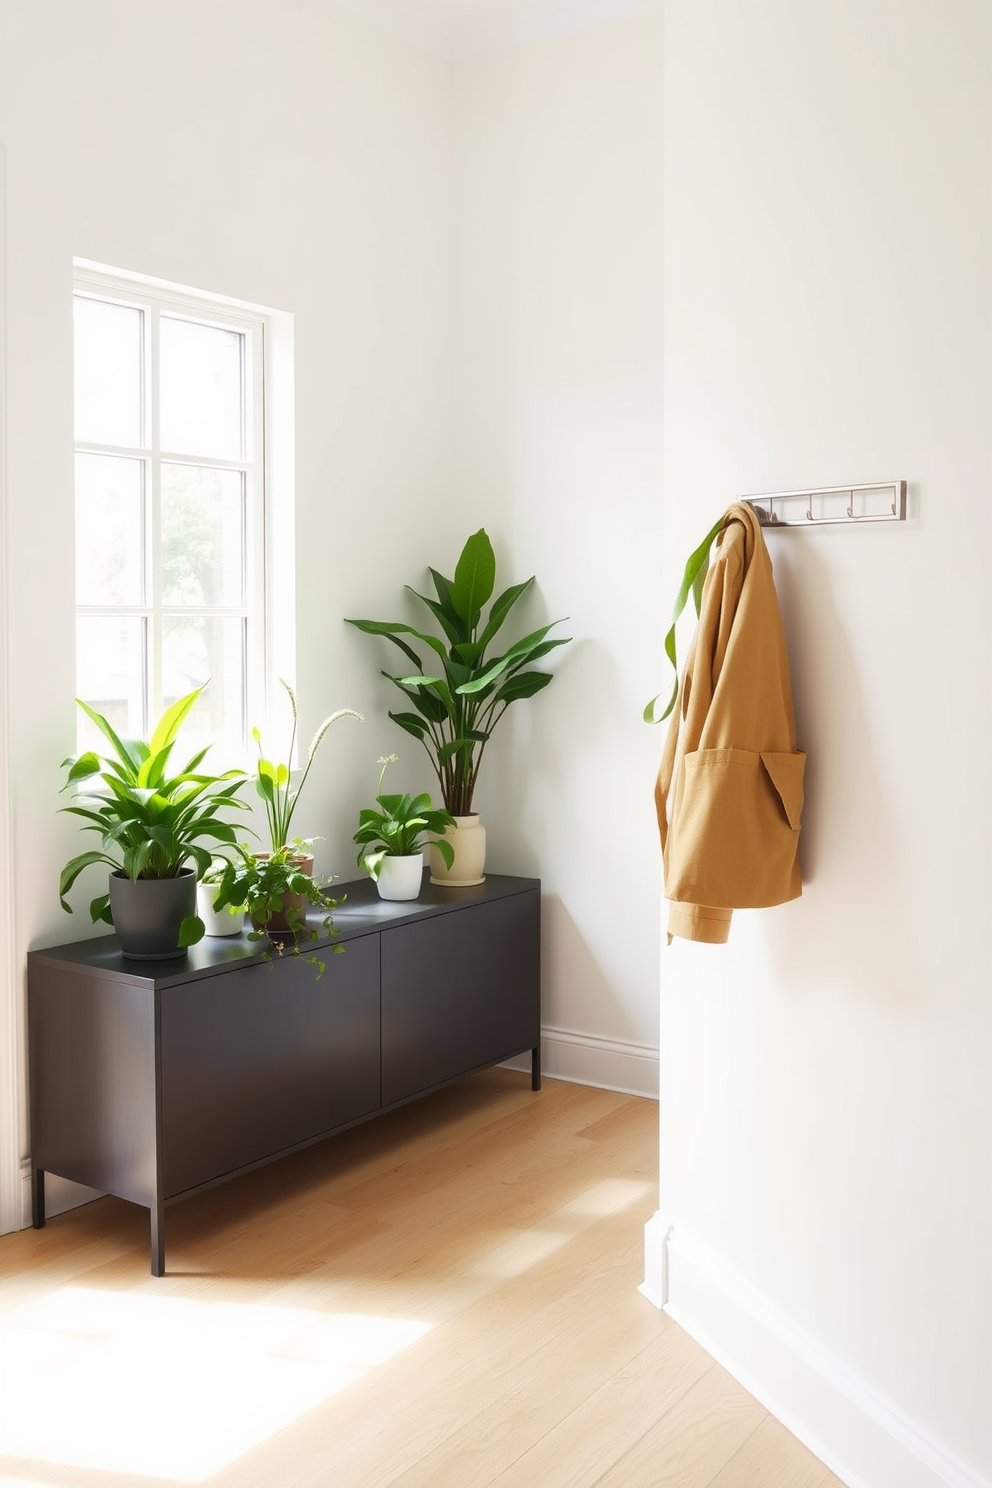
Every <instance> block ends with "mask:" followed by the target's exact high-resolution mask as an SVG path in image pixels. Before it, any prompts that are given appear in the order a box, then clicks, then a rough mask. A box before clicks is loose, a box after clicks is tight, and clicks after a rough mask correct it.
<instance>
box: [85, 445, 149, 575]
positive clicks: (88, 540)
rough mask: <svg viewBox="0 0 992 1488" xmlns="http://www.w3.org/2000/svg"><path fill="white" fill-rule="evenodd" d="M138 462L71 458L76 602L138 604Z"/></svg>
mask: <svg viewBox="0 0 992 1488" xmlns="http://www.w3.org/2000/svg"><path fill="white" fill-rule="evenodd" d="M143 487H144V461H143V460H129V459H125V458H123V457H118V456H116V455H77V456H76V603H77V604H80V605H115V604H120V605H140V604H142V603H143V602H144V587H145V586H144V540H143V537H144V521H143V505H144V501H143Z"/></svg>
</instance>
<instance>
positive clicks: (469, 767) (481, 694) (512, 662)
mask: <svg viewBox="0 0 992 1488" xmlns="http://www.w3.org/2000/svg"><path fill="white" fill-rule="evenodd" d="M428 572H429V573H430V576H431V581H432V583H433V585H434V592H435V594H436V596H437V597H436V598H433V597H432V596H431V595H429V594H421V593H419V592H418V591H417V590H416V589H413V588H411V587H410V585H407V586H406V588H407V590H408V592H409V593H410V594H412V595H413V596H414V598H415V599H416V600H417V601H418V602H419V603H420V604H422V605H424V606H425V607H426V609H427V610H428V611H429V613H430V614H431V615H432V616H433V618H434V620H435V621H436V622H437V625H438V627H439V628H440V631H441V632H442V634H441V635H435V634H431V633H430V632H428V631H424V630H417V629H416V628H415V627H414V626H412V625H407V624H405V623H404V622H403V621H399V620H349V621H348V624H349V625H354V626H355V627H356V628H357V629H358V630H362V631H365V633H366V634H367V635H378V636H385V637H386V638H387V639H388V640H390V641H392V643H393V645H394V646H396V647H397V649H398V650H399V651H400V652H401V653H402V654H403V656H404V657H405V658H406V659H407V660H408V661H409V662H411V663H412V670H407V671H405V672H402V673H393V672H389V671H385V670H384V671H383V674H382V675H383V676H384V677H388V678H389V680H390V682H392V683H394V684H395V686H396V687H398V688H399V690H400V691H401V692H402V693H403V694H404V695H405V697H406V698H407V700H408V702H409V703H410V704H411V705H412V709H413V711H409V710H402V711H399V712H395V713H394V712H390V714H389V716H390V718H391V719H393V721H394V722H395V723H398V724H399V726H400V728H402V729H405V730H406V732H407V733H408V734H412V735H413V737H414V738H415V739H419V740H420V742H421V744H423V746H424V748H425V749H426V750H427V753H428V755H429V756H430V760H431V763H432V765H433V767H434V770H435V773H436V774H437V778H438V781H439V783H440V786H441V794H442V796H443V799H444V805H445V809H446V810H447V811H449V812H450V813H451V815H452V816H468V815H470V814H471V812H472V798H473V795H474V792H475V785H476V781H477V779H478V775H479V766H480V765H481V763H482V757H483V755H484V753H485V749H486V744H487V743H488V742H489V739H490V737H491V736H492V733H493V730H494V729H495V727H496V725H497V724H498V723H499V721H500V719H501V718H502V717H503V714H504V713H505V712H506V710H507V708H508V707H509V706H510V704H511V703H515V702H518V701H519V700H520V699H521V698H529V697H533V696H534V694H535V693H538V692H541V691H542V689H543V688H545V687H547V685H548V683H549V682H550V681H551V678H552V675H553V674H552V673H551V672H546V671H541V670H539V669H537V668H535V666H534V663H535V662H537V661H540V660H541V659H542V658H543V657H545V656H547V655H549V653H550V652H552V651H553V650H555V648H556V647H557V646H564V645H567V643H568V641H569V640H570V639H571V637H570V636H564V637H563V636H555V637H552V636H551V631H552V630H553V629H554V628H555V626H556V625H561V624H562V623H563V622H562V621H561V620H553V621H552V622H551V624H550V625H542V626H540V627H539V628H538V629H537V630H534V631H531V633H530V634H529V635H526V636H524V637H523V638H522V639H521V640H519V641H515V642H514V643H513V644H512V645H510V646H508V647H507V648H506V650H504V651H496V649H495V643H496V638H497V636H498V635H499V633H500V631H501V630H502V628H503V625H504V624H505V622H506V620H507V618H508V617H509V615H510V612H511V610H512V609H513V607H514V605H516V603H517V602H518V600H519V599H520V598H521V596H522V595H523V594H525V593H526V592H527V590H528V589H529V588H530V587H531V585H532V584H533V583H534V578H533V576H532V577H531V578H529V579H526V580H525V581H524V582H523V583H522V584H513V585H511V586H510V588H509V589H505V590H504V591H503V592H502V593H501V594H500V595H499V597H498V598H497V599H495V600H492V596H493V593H494V591H495V588H496V555H495V553H494V552H493V546H492V543H491V542H490V540H489V537H488V534H487V533H486V531H485V528H481V529H480V530H479V531H478V532H476V533H473V534H472V536H471V537H470V538H469V539H468V541H467V542H466V544H465V546H464V548H463V549H462V552H461V557H460V558H459V559H458V563H457V565H456V568H455V575H454V578H453V579H448V578H445V576H444V575H443V574H440V573H438V571H437V569H434V568H431V569H429V570H428ZM490 600H492V603H491V604H490ZM487 605H489V611H488V614H484V611H485V608H486V606H487Z"/></svg>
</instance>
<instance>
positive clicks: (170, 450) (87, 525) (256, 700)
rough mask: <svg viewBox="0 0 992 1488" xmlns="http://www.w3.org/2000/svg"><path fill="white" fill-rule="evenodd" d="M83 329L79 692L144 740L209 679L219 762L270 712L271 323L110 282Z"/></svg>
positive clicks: (208, 735)
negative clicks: (267, 501) (266, 349)
mask: <svg viewBox="0 0 992 1488" xmlns="http://www.w3.org/2000/svg"><path fill="white" fill-rule="evenodd" d="M74 328H75V341H74V346H75V357H74V362H75V415H76V610H77V625H76V645H77V653H76V654H77V663H76V670H77V695H78V696H79V697H81V698H83V699H84V701H86V702H88V703H90V704H91V706H93V707H94V708H96V709H97V710H98V711H99V712H101V713H104V714H105V715H106V716H107V717H108V718H109V719H110V721H111V722H112V723H113V724H114V726H115V727H118V728H120V729H123V730H125V731H126V732H127V733H129V734H132V735H136V734H145V733H147V731H148V729H149V728H150V727H151V725H152V724H153V723H154V721H155V720H156V718H157V717H158V716H159V714H160V713H161V711H162V710H163V709H164V708H165V707H167V706H168V705H169V704H170V703H171V702H173V701H174V700H175V699H176V698H178V697H181V696H182V695H183V694H184V693H186V692H189V691H190V690H191V689H192V688H194V687H197V686H201V685H205V691H204V694H203V696H202V698H201V699H200V701H199V703H198V705H197V707H196V709H195V710H194V711H193V712H192V713H191V714H190V716H189V719H188V720H187V723H186V725H185V727H184V744H185V747H186V750H187V752H191V751H192V750H193V749H194V748H196V747H203V746H204V745H206V744H207V743H210V742H216V743H218V745H219V746H220V747H219V749H218V750H217V751H216V752H215V754H214V755H213V756H212V757H211V760H210V763H211V764H213V765H215V766H219V765H220V764H222V763H223V759H222V755H223V756H224V757H226V758H227V759H230V758H232V757H234V756H236V755H239V754H242V753H243V752H244V751H245V750H246V747H247V735H248V728H249V722H250V721H256V720H258V719H260V718H262V717H263V716H264V708H263V704H264V682H265V650H266V647H265V625H264V596H265V584H264V540H263V537H264V531H265V512H264V470H263V461H262V453H263V449H264V440H263V436H262V429H263V425H262V413H263V409H262V355H263V334H264V320H263V319H262V318H261V317H258V318H256V317H253V316H250V315H246V314H240V313H230V312H228V311H227V309H226V307H225V308H224V309H223V310H220V309H219V308H218V307H216V306H214V305H213V304H211V303H210V302H209V301H204V302H203V303H202V304H200V303H198V302H197V301H195V300H191V299H188V298H187V297H185V296H175V297H173V296H171V295H165V294H160V293H158V292H157V291H156V292H154V293H147V294H145V293H143V292H141V291H140V290H137V289H135V287H134V286H131V285H120V286H118V285H117V284H114V283H112V282H109V283H108V282H107V281H106V280H105V279H104V278H103V276H101V278H100V282H98V283H91V282H89V281H88V280H86V279H85V278H84V279H82V280H78V281H77V284H76V288H75V293H74ZM94 738H95V730H94V729H93V726H92V725H91V724H90V723H89V720H88V719H87V718H86V717H85V715H83V714H82V712H81V711H80V717H79V744H80V747H84V746H86V745H88V744H89V743H91V742H92V741H93V739H94Z"/></svg>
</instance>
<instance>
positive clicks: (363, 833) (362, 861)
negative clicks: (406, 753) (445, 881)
mask: <svg viewBox="0 0 992 1488" xmlns="http://www.w3.org/2000/svg"><path fill="white" fill-rule="evenodd" d="M396 758H397V756H396V755H395V754H387V755H386V756H385V758H384V759H380V760H379V764H380V765H381V766H382V769H381V770H380V771H379V791H378V794H377V796H376V798H375V806H366V807H363V808H362V810H361V811H360V812H359V813H358V831H357V832H356V833H355V838H354V840H355V841H356V842H357V843H358V846H359V853H358V863H359V866H360V867H362V868H365V869H366V870H367V871H368V872H369V873H370V874H371V875H372V877H373V879H377V878H378V877H379V868H380V866H381V864H382V860H383V858H402V857H408V856H410V855H412V854H413V853H419V852H422V851H423V849H424V846H425V843H426V840H427V833H428V832H433V833H435V834H440V833H441V832H443V831H444V829H445V827H453V826H454V825H455V819H454V817H453V816H451V815H450V813H449V812H447V811H438V810H437V809H436V808H435V807H432V806H431V798H430V796H429V795H427V793H426V792H424V793H423V794H422V795H419V796H411V795H409V794H408V793H405V794H403V795H395V794H389V793H387V794H386V795H384V794H383V791H382V780H383V776H384V775H385V773H386V766H387V765H392V764H395V762H396ZM434 846H435V847H436V848H437V850H438V852H439V853H440V854H441V857H442V858H443V860H444V862H445V864H446V866H447V867H448V868H450V867H451V865H452V863H453V862H454V861H455V851H454V848H453V847H452V846H451V843H450V842H444V841H440V840H439V841H435V843H434Z"/></svg>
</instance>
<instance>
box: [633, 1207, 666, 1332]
mask: <svg viewBox="0 0 992 1488" xmlns="http://www.w3.org/2000/svg"><path fill="white" fill-rule="evenodd" d="M671 1233H672V1221H671V1219H670V1218H669V1216H668V1215H667V1214H663V1213H662V1212H661V1210H660V1209H656V1210H655V1212H654V1214H652V1216H651V1218H650V1219H649V1220H648V1222H647V1224H646V1225H645V1226H644V1280H643V1281H642V1282H641V1284H640V1286H639V1287H638V1288H637V1290H638V1291H639V1292H640V1294H641V1296H642V1297H647V1299H648V1301H649V1302H653V1303H654V1305H655V1307H657V1308H658V1309H659V1311H660V1310H661V1308H663V1307H664V1306H665V1304H666V1303H667V1301H668V1241H669V1239H670V1237H671Z"/></svg>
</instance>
